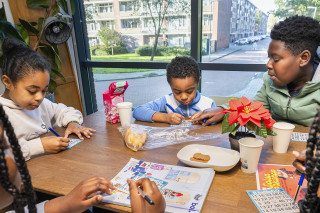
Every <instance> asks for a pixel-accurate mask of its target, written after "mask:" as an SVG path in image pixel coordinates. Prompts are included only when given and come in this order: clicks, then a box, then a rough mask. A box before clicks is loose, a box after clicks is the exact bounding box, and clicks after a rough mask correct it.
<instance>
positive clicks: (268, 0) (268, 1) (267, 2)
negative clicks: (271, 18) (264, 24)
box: [250, 0, 276, 13]
mask: <svg viewBox="0 0 320 213" xmlns="http://www.w3.org/2000/svg"><path fill="white" fill-rule="evenodd" d="M250 2H252V3H253V4H254V5H256V6H257V7H258V8H259V9H260V10H262V11H263V12H264V13H267V12H268V11H269V10H274V9H276V5H275V4H274V0H250Z"/></svg>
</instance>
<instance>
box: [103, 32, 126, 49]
mask: <svg viewBox="0 0 320 213" xmlns="http://www.w3.org/2000/svg"><path fill="white" fill-rule="evenodd" d="M98 36H99V38H100V39H101V41H102V42H103V43H104V45H105V46H106V47H110V46H123V43H122V39H121V34H120V33H118V32H117V31H115V30H111V29H109V28H107V27H102V28H101V29H100V30H99V32H98Z"/></svg>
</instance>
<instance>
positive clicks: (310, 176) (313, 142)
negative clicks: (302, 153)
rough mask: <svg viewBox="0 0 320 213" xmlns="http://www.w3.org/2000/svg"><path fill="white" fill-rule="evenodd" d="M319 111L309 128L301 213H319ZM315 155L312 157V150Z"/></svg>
mask: <svg viewBox="0 0 320 213" xmlns="http://www.w3.org/2000/svg"><path fill="white" fill-rule="evenodd" d="M319 135H320V110H318V112H317V114H316V116H315V118H314V120H313V123H312V125H311V128H310V133H309V139H308V141H307V152H306V178H307V180H308V190H307V194H306V196H305V199H304V201H302V203H301V212H308V213H309V212H310V213H312V212H320V198H318V196H317V191H318V188H319V183H320V137H319ZM315 149H316V153H315V156H314V150H315Z"/></svg>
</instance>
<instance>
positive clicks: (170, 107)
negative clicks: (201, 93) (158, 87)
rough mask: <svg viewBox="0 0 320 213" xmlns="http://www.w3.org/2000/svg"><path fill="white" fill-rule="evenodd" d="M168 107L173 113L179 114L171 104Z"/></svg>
mask: <svg viewBox="0 0 320 213" xmlns="http://www.w3.org/2000/svg"><path fill="white" fill-rule="evenodd" d="M166 105H167V107H169V109H171V111H172V112H174V113H177V111H175V110H174V109H173V108H172V106H170V104H166Z"/></svg>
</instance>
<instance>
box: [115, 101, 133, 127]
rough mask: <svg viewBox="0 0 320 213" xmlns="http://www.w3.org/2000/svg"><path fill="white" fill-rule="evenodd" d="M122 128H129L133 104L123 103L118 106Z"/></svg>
mask: <svg viewBox="0 0 320 213" xmlns="http://www.w3.org/2000/svg"><path fill="white" fill-rule="evenodd" d="M117 109H118V112H119V117H120V122H121V126H128V125H130V124H131V119H132V103H131V102H121V103H118V104H117Z"/></svg>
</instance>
